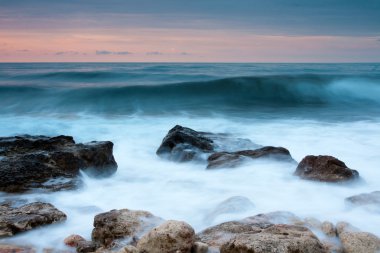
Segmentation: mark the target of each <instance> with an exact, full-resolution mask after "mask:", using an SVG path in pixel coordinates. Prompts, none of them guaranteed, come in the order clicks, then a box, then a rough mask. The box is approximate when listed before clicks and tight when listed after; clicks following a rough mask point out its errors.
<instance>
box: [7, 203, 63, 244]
mask: <svg viewBox="0 0 380 253" xmlns="http://www.w3.org/2000/svg"><path fill="white" fill-rule="evenodd" d="M64 220H66V215H65V214H64V213H63V212H61V211H59V210H58V209H57V208H55V207H54V206H53V205H51V204H49V203H42V202H34V203H30V204H26V205H23V206H21V207H17V208H13V207H10V206H5V205H4V206H0V238H1V237H8V236H13V235H15V234H17V233H20V232H24V231H28V230H31V229H33V228H35V227H39V226H43V225H48V224H52V223H57V222H61V221H64Z"/></svg>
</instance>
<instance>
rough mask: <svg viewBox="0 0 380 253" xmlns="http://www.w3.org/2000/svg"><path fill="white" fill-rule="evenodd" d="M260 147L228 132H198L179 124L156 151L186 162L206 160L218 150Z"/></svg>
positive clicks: (170, 158) (172, 158)
mask: <svg viewBox="0 0 380 253" xmlns="http://www.w3.org/2000/svg"><path fill="white" fill-rule="evenodd" d="M258 147H260V146H258V145H256V144H254V143H252V142H251V141H250V140H247V139H241V138H231V136H229V135H227V134H213V133H206V132H197V131H195V130H193V129H190V128H187V127H183V126H179V125H177V126H175V127H173V128H172V129H171V130H169V132H168V133H167V135H166V136H165V137H164V139H163V140H162V143H161V145H160V147H159V148H158V149H157V152H156V153H157V155H158V156H160V157H164V158H166V159H169V160H172V161H177V162H186V161H191V160H206V159H207V156H208V155H210V154H211V153H214V152H218V151H229V152H232V151H236V150H238V149H242V148H258Z"/></svg>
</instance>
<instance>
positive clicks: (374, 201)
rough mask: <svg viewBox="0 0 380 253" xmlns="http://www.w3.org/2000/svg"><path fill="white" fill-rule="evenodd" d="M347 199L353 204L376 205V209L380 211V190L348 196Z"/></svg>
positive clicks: (357, 205)
mask: <svg viewBox="0 0 380 253" xmlns="http://www.w3.org/2000/svg"><path fill="white" fill-rule="evenodd" d="M345 201H346V203H348V204H350V205H351V206H356V207H359V206H361V207H374V208H375V209H376V211H380V191H374V192H371V193H362V194H359V195H354V196H351V197H348V198H346V199H345Z"/></svg>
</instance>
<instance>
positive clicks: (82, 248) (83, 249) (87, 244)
mask: <svg viewBox="0 0 380 253" xmlns="http://www.w3.org/2000/svg"><path fill="white" fill-rule="evenodd" d="M76 247H77V252H78V253H89V252H94V251H96V248H97V245H96V244H95V243H94V242H92V241H79V242H78V245H77V246H76Z"/></svg>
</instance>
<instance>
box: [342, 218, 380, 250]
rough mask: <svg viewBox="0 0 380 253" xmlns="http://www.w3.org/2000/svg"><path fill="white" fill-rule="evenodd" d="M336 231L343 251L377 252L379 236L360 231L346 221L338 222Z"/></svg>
mask: <svg viewBox="0 0 380 253" xmlns="http://www.w3.org/2000/svg"><path fill="white" fill-rule="evenodd" d="M336 227H337V232H338V236H339V239H340V241H341V243H342V247H343V252H344V253H378V252H379V251H380V238H379V237H377V236H376V235H374V234H371V233H367V232H361V231H359V230H358V229H357V228H355V227H353V226H351V225H350V224H348V223H346V222H339V223H338V224H337V225H336Z"/></svg>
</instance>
